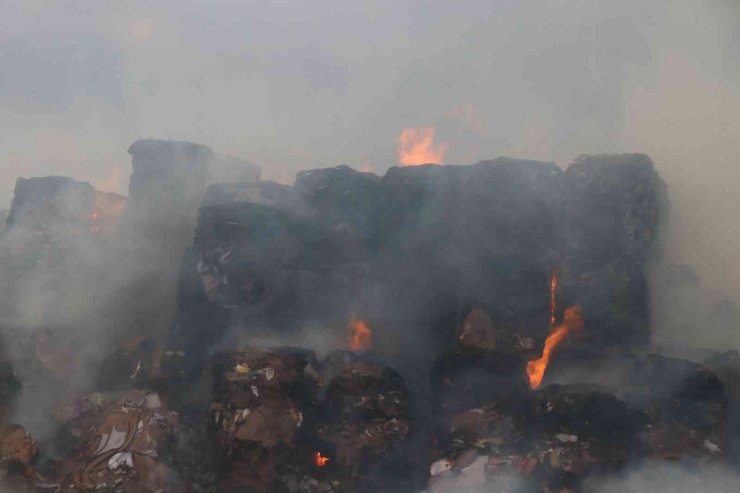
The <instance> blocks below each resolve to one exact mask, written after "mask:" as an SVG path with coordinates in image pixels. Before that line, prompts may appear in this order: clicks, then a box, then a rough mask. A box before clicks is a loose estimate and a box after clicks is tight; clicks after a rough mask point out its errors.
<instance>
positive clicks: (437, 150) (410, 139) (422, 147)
mask: <svg viewBox="0 0 740 493" xmlns="http://www.w3.org/2000/svg"><path fill="white" fill-rule="evenodd" d="M445 151H447V146H446V145H445V144H439V145H438V146H436V147H435V146H434V127H421V128H404V129H403V131H402V132H401V135H399V136H398V164H401V165H403V166H416V165H418V164H426V163H437V164H440V163H442V160H443V158H444V154H445Z"/></svg>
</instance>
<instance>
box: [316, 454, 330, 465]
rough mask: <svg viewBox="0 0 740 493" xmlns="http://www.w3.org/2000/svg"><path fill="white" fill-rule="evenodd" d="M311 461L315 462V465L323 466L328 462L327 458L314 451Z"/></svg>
mask: <svg viewBox="0 0 740 493" xmlns="http://www.w3.org/2000/svg"><path fill="white" fill-rule="evenodd" d="M313 462H314V464H316V467H324V466H325V465H326V463H327V462H329V458H328V457H324V456H322V455H321V452H319V451H316V452H314V453H313Z"/></svg>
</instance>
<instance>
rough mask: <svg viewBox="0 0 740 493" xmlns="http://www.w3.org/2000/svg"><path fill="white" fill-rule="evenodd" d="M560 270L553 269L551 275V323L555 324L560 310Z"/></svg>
mask: <svg viewBox="0 0 740 493" xmlns="http://www.w3.org/2000/svg"><path fill="white" fill-rule="evenodd" d="M557 296H558V271H557V270H553V271H552V275H551V277H550V325H551V326H553V327H554V326H555V319H556V318H557V312H558V298H557Z"/></svg>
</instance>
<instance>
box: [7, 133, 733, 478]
mask: <svg viewBox="0 0 740 493" xmlns="http://www.w3.org/2000/svg"><path fill="white" fill-rule="evenodd" d="M445 152H446V146H445V144H444V143H441V142H435V134H434V129H433V128H431V127H429V128H409V129H405V130H403V131H402V132H401V133H400V135H399V137H398V156H399V159H398V164H399V166H393V167H391V168H390V169H389V170H388V171H387V172H386V173H385V175H383V176H378V175H376V174H374V173H371V172H368V171H358V170H355V169H353V168H352V167H349V166H336V167H331V168H322V169H313V170H306V171H301V172H299V173H298V174H297V176H296V179H295V183H294V185H292V186H288V185H283V184H279V183H275V182H271V181H265V180H261V173H260V168H259V167H258V166H256V165H254V164H251V163H249V162H246V161H243V160H241V159H237V158H233V157H230V156H224V155H222V154H219V153H217V152H215V151H213V150H212V149H210V148H209V147H207V146H204V145H200V144H194V143H189V142H173V141H156V140H141V141H137V142H135V143H134V144H133V145H131V147H130V148H129V153H130V154H131V157H132V165H133V174H132V176H131V179H130V188H129V195H128V197H123V196H120V195H117V194H112V193H105V192H101V191H97V190H95V189H94V188H93V187H92V186H91V185H89V184H88V183H84V182H78V181H75V180H73V179H71V178H63V177H55V176H48V177H30V178H18V181H17V183H16V188H15V196H14V199H13V202H12V208H11V210H10V211H9V214H8V216H7V225H6V227H5V230H4V231H3V233H2V236H1V237H0V269H1V271H2V290H1V291H0V295H1V296H2V299H0V310H1V315H2V318H0V320H2V327H0V328H1V329H2V331H1V336H2V340H3V348H4V349H5V350H4V352H3V354H2V361H1V362H0V419H2V427H1V428H0V462H2V465H3V467H2V481H3V487H5V488H8V489H9V490H10V491H28V492H36V491H44V492H59V493H62V492H84V491H89V492H93V491H111V492H149V493H154V492H226V493H228V492H234V493H236V492H268V491H270V492H290V493H299V492H311V493H313V492H337V493H339V492H378V491H393V492H414V491H417V492H422V491H427V492H450V491H463V492H476V491H506V492H509V491H510V492H574V491H584V485H587V484H589V481H591V480H593V478H611V477H620V475H622V474H624V473H625V472H626V471H628V470H631V468H634V467H636V466H639V465H640V464H652V463H668V462H670V463H678V462H680V463H681V464H694V465H697V467H698V466H703V465H707V464H709V465H714V466H716V467H730V468H732V467H737V466H738V457H740V455H739V454H738V450H737V449H736V445H735V444H736V443H738V438H739V437H738V427H737V425H736V419H737V416H735V414H734V413H735V411H736V409H738V407H737V406H738V404H740V401H738V399H739V396H740V386H739V385H740V356H738V354H737V353H736V352H727V353H717V352H712V351H706V352H704V353H702V357H701V358H699V357H696V358H692V359H691V360H689V359H679V358H675V357H671V356H670V355H666V354H661V353H660V352H659V351H656V350H655V349H654V348H653V347H652V346H651V345H650V336H651V326H650V317H649V314H650V305H649V301H650V298H649V296H648V293H649V283H648V275H649V272H650V271H651V269H653V268H655V267H656V266H657V265H660V264H661V262H663V256H662V252H663V250H664V249H665V245H664V244H663V242H662V240H661V238H662V236H661V229H662V228H663V226H664V224H665V222H666V221H667V218H668V216H667V211H668V208H669V205H668V193H667V189H666V186H665V185H664V183H663V180H662V179H661V177H660V176H659V175H658V173H657V172H656V169H655V167H654V165H653V162H652V161H651V159H650V158H649V157H648V156H646V155H642V154H621V155H594V156H581V157H579V158H578V159H576V161H575V162H573V163H572V164H571V165H570V166H568V167H567V168H566V169H565V170H563V169H561V168H560V167H558V166H556V165H555V164H554V163H548V162H538V161H526V160H517V159H511V158H506V157H500V158H497V159H493V160H488V161H481V162H478V163H475V164H470V165H451V164H440V163H443V162H444V160H445ZM433 163H436V164H433Z"/></svg>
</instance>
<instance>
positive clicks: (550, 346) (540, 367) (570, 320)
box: [527, 306, 583, 389]
mask: <svg viewBox="0 0 740 493" xmlns="http://www.w3.org/2000/svg"><path fill="white" fill-rule="evenodd" d="M581 329H583V317H582V316H581V308H580V307H579V306H569V307H568V308H566V309H565V314H564V315H563V323H561V324H560V325H558V326H557V327H555V329H554V330H553V331H552V332H551V333H550V335H549V336H547V339H545V347H544V349H543V350H542V357H541V358H539V359H535V360H532V361H530V362H529V363H527V376H529V386H530V387H531V388H533V389H536V388H537V387H539V386H540V384H541V383H542V378H543V377H544V376H545V370H547V365H548V364H549V363H550V357H551V356H552V353H553V351H554V350H555V348H556V347H558V346H559V345H560V343H562V342H563V341H564V340H565V338H566V337H567V336H568V334H570V333H571V332H572V331H574V330H581Z"/></svg>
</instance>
